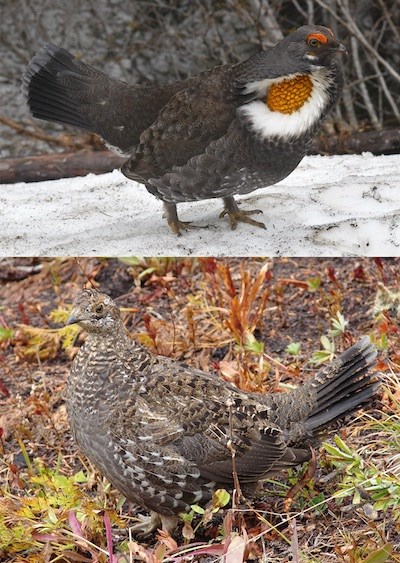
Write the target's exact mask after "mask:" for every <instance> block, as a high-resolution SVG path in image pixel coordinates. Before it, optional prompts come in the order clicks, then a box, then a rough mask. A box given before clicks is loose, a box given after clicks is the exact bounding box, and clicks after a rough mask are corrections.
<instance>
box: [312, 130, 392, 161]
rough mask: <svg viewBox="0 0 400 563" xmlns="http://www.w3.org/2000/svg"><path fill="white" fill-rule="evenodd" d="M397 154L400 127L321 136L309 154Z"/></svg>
mask: <svg viewBox="0 0 400 563" xmlns="http://www.w3.org/2000/svg"><path fill="white" fill-rule="evenodd" d="M362 152H372V154H376V155H379V154H397V153H399V152H400V127H392V128H388V129H380V130H375V129H369V130H367V131H357V132H354V131H347V132H343V133H339V134H338V135H331V136H330V137H328V136H327V135H320V136H319V137H317V139H315V141H314V142H313V144H312V146H311V151H309V154H328V155H329V154H361V153H362Z"/></svg>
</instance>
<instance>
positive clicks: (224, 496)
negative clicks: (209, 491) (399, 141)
mask: <svg viewBox="0 0 400 563" xmlns="http://www.w3.org/2000/svg"><path fill="white" fill-rule="evenodd" d="M230 500H231V495H230V494H229V493H228V491H226V490H225V489H217V490H216V491H214V494H213V507H219V508H222V507H223V506H226V505H227V504H228V502H229V501H230Z"/></svg>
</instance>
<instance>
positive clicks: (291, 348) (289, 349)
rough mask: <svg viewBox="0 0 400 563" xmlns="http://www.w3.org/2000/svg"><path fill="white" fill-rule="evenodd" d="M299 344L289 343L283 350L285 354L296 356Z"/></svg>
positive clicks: (299, 347)
mask: <svg viewBox="0 0 400 563" xmlns="http://www.w3.org/2000/svg"><path fill="white" fill-rule="evenodd" d="M300 349H301V344H300V342H291V343H290V344H288V345H287V346H286V348H285V352H286V353H287V354H290V355H291V356H298V355H299V353H300Z"/></svg>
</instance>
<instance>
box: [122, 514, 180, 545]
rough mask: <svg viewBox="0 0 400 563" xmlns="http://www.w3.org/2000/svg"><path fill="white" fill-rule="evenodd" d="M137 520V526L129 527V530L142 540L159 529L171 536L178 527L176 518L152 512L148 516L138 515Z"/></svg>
mask: <svg viewBox="0 0 400 563" xmlns="http://www.w3.org/2000/svg"><path fill="white" fill-rule="evenodd" d="M138 520H139V522H138V523H137V524H134V525H133V526H131V530H132V531H133V532H134V533H135V534H136V535H137V536H140V537H143V538H145V537H146V536H149V535H150V534H152V533H153V532H155V531H156V530H157V529H159V528H161V529H163V530H165V531H166V532H168V533H169V534H171V533H172V532H173V531H174V530H175V528H176V526H177V525H178V518H177V517H176V516H164V515H163V514H158V512H154V511H153V510H152V511H151V512H150V516H145V515H144V514H140V515H139V516H138Z"/></svg>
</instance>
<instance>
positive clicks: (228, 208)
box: [220, 195, 266, 230]
mask: <svg viewBox="0 0 400 563" xmlns="http://www.w3.org/2000/svg"><path fill="white" fill-rule="evenodd" d="M222 199H223V201H224V210H223V211H222V213H221V214H220V217H225V215H229V220H230V222H231V228H232V230H234V229H236V227H237V224H238V223H240V222H241V223H249V224H250V225H254V226H255V227H259V228H260V229H266V226H265V225H264V223H261V221H255V220H254V219H251V218H250V217H249V215H254V214H256V213H262V211H261V209H251V210H249V211H242V210H240V209H239V207H238V204H237V203H236V201H235V198H234V197H233V196H231V195H230V196H227V197H224V198H222Z"/></svg>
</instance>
